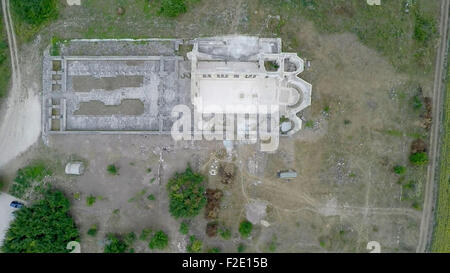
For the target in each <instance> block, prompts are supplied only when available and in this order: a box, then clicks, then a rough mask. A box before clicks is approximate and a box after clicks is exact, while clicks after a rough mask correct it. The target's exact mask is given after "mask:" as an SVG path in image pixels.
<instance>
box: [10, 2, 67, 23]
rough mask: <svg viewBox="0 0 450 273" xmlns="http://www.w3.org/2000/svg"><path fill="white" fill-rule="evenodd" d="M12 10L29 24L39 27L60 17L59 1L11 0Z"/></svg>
mask: <svg viewBox="0 0 450 273" xmlns="http://www.w3.org/2000/svg"><path fill="white" fill-rule="evenodd" d="M11 7H12V10H13V12H14V13H15V14H17V16H18V17H19V18H20V19H21V20H23V21H25V22H26V23H28V24H31V25H36V26H39V25H41V24H42V23H44V22H46V21H49V20H52V19H56V18H57V17H58V5H57V0H39V1H37V0H11Z"/></svg>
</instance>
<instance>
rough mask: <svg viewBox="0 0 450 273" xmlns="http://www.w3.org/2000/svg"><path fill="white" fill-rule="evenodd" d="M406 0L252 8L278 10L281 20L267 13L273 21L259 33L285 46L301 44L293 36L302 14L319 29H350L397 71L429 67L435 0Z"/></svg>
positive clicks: (302, 1) (314, 1)
mask: <svg viewBox="0 0 450 273" xmlns="http://www.w3.org/2000/svg"><path fill="white" fill-rule="evenodd" d="M405 3H406V1H383V3H382V4H381V5H380V6H370V5H368V4H367V2H366V1H365V0H334V1H325V0H322V1H319V0H298V1H270V0H259V1H257V2H256V3H255V4H254V7H253V8H252V9H258V8H260V9H264V11H266V12H269V10H270V14H280V15H281V19H280V20H275V19H272V20H273V21H274V22H273V23H272V24H273V26H271V23H270V22H269V24H268V27H267V28H266V29H265V31H266V33H264V34H265V35H271V34H272V35H273V36H278V37H281V38H282V39H283V44H284V46H286V47H287V48H286V50H287V51H291V50H294V51H297V52H301V51H303V50H304V49H303V48H302V47H301V43H300V42H299V41H298V37H296V28H298V18H299V17H304V18H306V19H308V20H311V21H312V22H314V25H315V26H316V28H317V29H318V30H319V31H320V32H323V33H343V32H350V33H353V34H355V35H356V36H357V37H358V38H359V40H360V41H361V42H362V43H363V44H365V45H367V46H369V47H371V48H373V49H375V50H377V51H379V52H380V53H381V54H382V55H384V56H385V57H386V58H387V59H389V61H390V62H391V63H392V64H393V65H394V66H395V67H396V68H397V69H398V70H399V71H402V72H409V73H411V74H417V73H421V74H422V73H423V71H425V72H428V73H430V72H431V71H432V68H433V62H434V61H433V60H434V52H435V49H434V44H435V43H434V41H435V40H436V39H437V37H438V33H437V28H436V25H437V19H436V18H437V12H436V11H437V10H438V5H439V3H438V1H429V0H416V1H412V5H411V6H410V7H409V8H408V9H407V8H406V7H405ZM259 13H260V12H258V14H259ZM258 14H250V17H255V18H257V17H258V16H260V15H258ZM250 20H252V19H250ZM253 20H255V19H253ZM260 20H264V18H260ZM272 20H271V21H272ZM286 50H285V51H286ZM418 67H420V69H418ZM419 70H420V72H418V71H419Z"/></svg>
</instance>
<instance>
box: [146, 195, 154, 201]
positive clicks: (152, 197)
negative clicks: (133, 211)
mask: <svg viewBox="0 0 450 273" xmlns="http://www.w3.org/2000/svg"><path fill="white" fill-rule="evenodd" d="M147 199H148V200H150V201H153V200H155V196H154V195H153V194H150V195H149V196H147Z"/></svg>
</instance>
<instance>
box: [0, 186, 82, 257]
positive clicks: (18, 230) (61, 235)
mask: <svg viewBox="0 0 450 273" xmlns="http://www.w3.org/2000/svg"><path fill="white" fill-rule="evenodd" d="M69 212H70V203H69V200H68V199H67V198H66V197H65V196H64V194H63V193H62V192H60V191H52V190H48V191H46V192H45V193H44V195H43V199H42V200H40V201H37V202H36V203H34V204H33V205H32V206H31V207H24V208H22V209H19V210H16V211H15V212H14V213H15V216H16V217H15V219H14V220H13V222H12V223H11V225H10V227H9V229H8V231H7V232H6V236H5V239H4V242H3V246H2V248H1V250H2V251H3V252H6V253H67V252H70V250H68V249H66V247H67V243H69V242H71V241H78V240H79V232H78V230H77V228H76V226H75V222H74V221H73V219H72V217H71V216H70V214H69Z"/></svg>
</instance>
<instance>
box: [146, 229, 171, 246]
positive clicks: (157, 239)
mask: <svg viewBox="0 0 450 273" xmlns="http://www.w3.org/2000/svg"><path fill="white" fill-rule="evenodd" d="M168 243H169V237H168V236H167V234H166V233H164V231H162V230H160V231H157V232H156V233H155V234H154V235H153V237H152V239H151V240H150V243H149V244H148V247H149V248H150V249H155V248H156V249H164V248H166V246H167V244H168Z"/></svg>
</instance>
